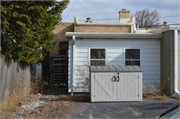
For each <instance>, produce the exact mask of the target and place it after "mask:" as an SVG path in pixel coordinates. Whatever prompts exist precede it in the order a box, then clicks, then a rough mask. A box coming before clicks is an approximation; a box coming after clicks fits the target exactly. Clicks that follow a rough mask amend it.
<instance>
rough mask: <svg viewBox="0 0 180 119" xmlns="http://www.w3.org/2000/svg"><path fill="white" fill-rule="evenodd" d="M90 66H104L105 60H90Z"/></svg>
mask: <svg viewBox="0 0 180 119" xmlns="http://www.w3.org/2000/svg"><path fill="white" fill-rule="evenodd" d="M91 66H105V60H91Z"/></svg>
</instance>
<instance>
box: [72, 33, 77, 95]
mask: <svg viewBox="0 0 180 119" xmlns="http://www.w3.org/2000/svg"><path fill="white" fill-rule="evenodd" d="M72 40H73V58H72V59H73V62H72V78H71V96H73V91H74V71H75V48H76V47H75V41H76V38H75V36H73V37H72Z"/></svg>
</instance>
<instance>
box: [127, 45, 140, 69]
mask: <svg viewBox="0 0 180 119" xmlns="http://www.w3.org/2000/svg"><path fill="white" fill-rule="evenodd" d="M126 49H140V59H127V60H135V61H140V67H142V48H134V47H132V48H124V65H126V61H127V60H126V53H125V51H126Z"/></svg>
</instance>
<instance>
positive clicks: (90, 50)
mask: <svg viewBox="0 0 180 119" xmlns="http://www.w3.org/2000/svg"><path fill="white" fill-rule="evenodd" d="M91 49H105V59H91ZM90 60H105V65H106V64H107V48H105V47H91V48H89V58H88V62H89V66H91V62H90Z"/></svg>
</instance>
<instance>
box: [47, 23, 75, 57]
mask: <svg viewBox="0 0 180 119" xmlns="http://www.w3.org/2000/svg"><path fill="white" fill-rule="evenodd" d="M66 32H74V23H59V24H58V25H56V26H55V29H54V30H53V33H54V34H55V39H54V40H53V41H51V42H50V44H51V43H53V42H57V43H56V48H55V49H53V50H52V51H51V53H50V56H52V55H59V41H69V40H68V39H67V38H66V36H65V34H66Z"/></svg>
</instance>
